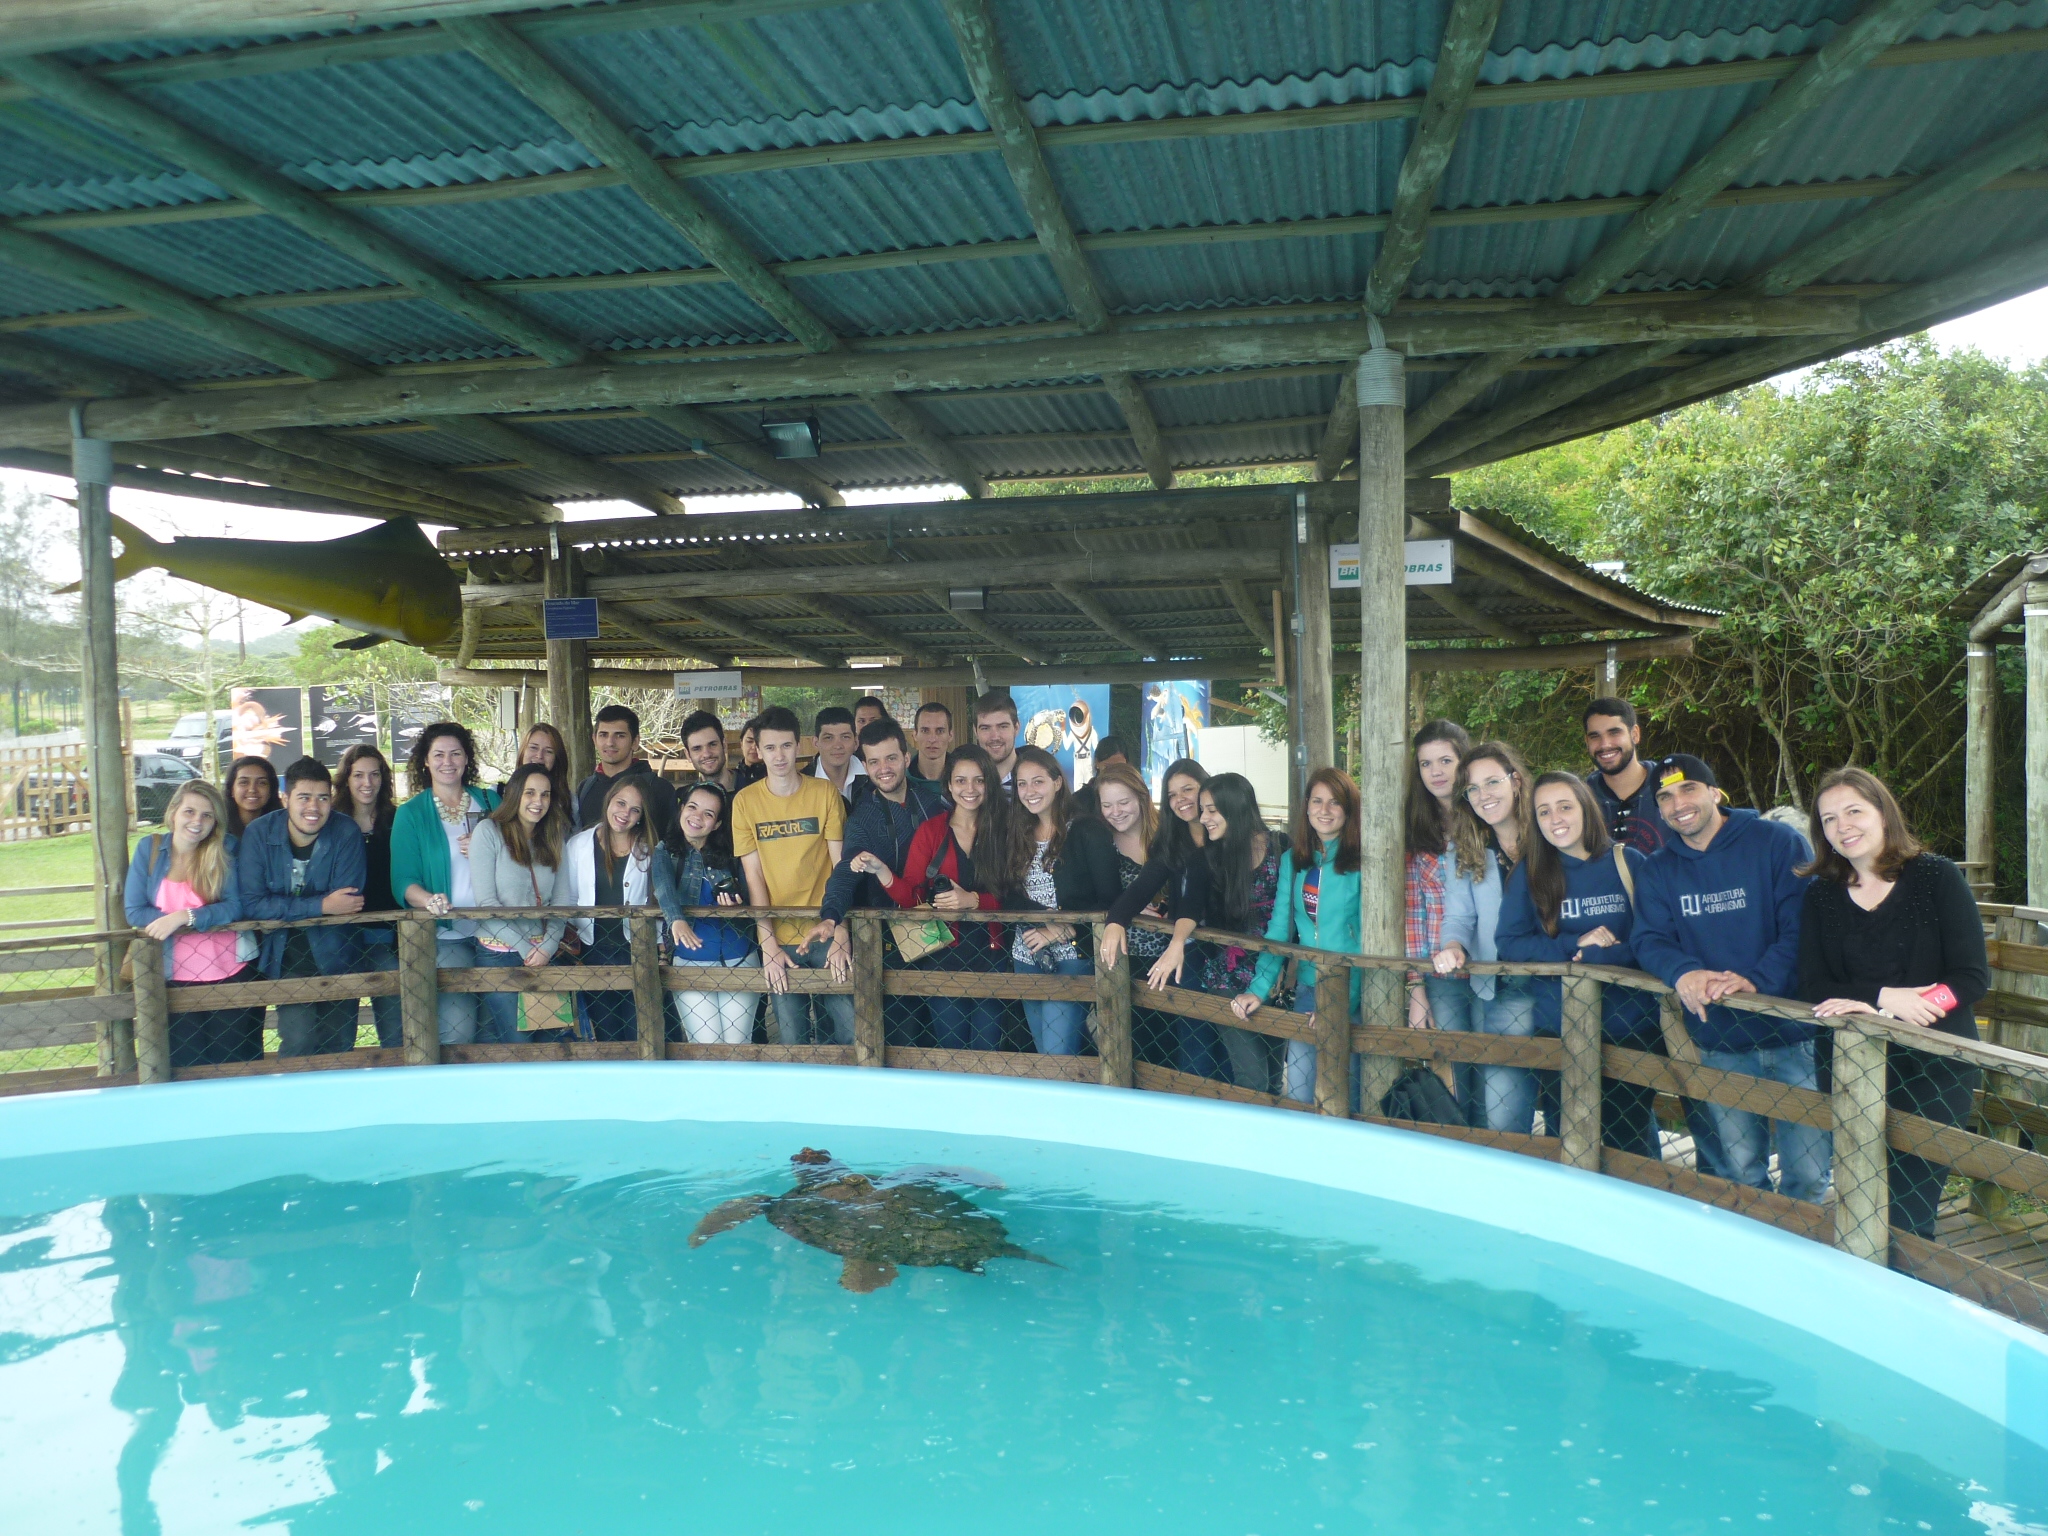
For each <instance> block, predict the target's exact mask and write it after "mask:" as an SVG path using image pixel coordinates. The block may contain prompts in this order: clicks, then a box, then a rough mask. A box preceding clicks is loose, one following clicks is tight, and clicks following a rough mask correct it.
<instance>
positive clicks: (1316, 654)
mask: <svg viewBox="0 0 2048 1536" xmlns="http://www.w3.org/2000/svg"><path fill="white" fill-rule="evenodd" d="M1288 536H1289V537H1290V538H1292V539H1293V540H1294V541H1295V544H1296V546H1297V549H1298V552H1299V555H1300V559H1301V578H1300V584H1299V585H1300V599H1299V600H1300V603H1301V612H1300V639H1299V643H1300V646H1301V651H1300V656H1299V659H1298V660H1297V661H1296V663H1295V671H1296V674H1297V675H1298V676H1299V677H1300V679H1301V744H1302V747H1303V748H1304V749H1305V752H1306V761H1305V762H1304V763H1303V765H1302V766H1303V769H1304V772H1303V773H1302V775H1301V777H1302V779H1303V781H1304V784H1305V783H1306V780H1307V775H1308V774H1309V773H1312V772H1314V771H1315V770H1316V769H1318V768H1327V767H1329V766H1330V765H1331V764H1332V763H1334V762H1336V760H1337V700H1336V674H1335V667H1334V657H1333V653H1332V646H1331V640H1330V527H1329V524H1328V523H1327V522H1325V521H1324V520H1323V519H1322V518H1321V517H1319V516H1317V515H1316V514H1315V513H1313V512H1311V511H1309V510H1308V505H1307V498H1306V497H1302V498H1300V500H1299V501H1297V503H1296V506H1295V514H1294V518H1293V521H1292V525H1291V526H1290V527H1289V529H1288Z"/></svg>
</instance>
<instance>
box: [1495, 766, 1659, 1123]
mask: <svg viewBox="0 0 2048 1536" xmlns="http://www.w3.org/2000/svg"><path fill="white" fill-rule="evenodd" d="M1530 801H1531V804H1532V805H1533V807H1534V811H1535V817H1536V833H1537V835H1536V837H1535V838H1533V839H1532V840H1531V841H1530V844H1529V856H1528V857H1527V858H1526V859H1524V860H1522V862H1521V863H1519V864H1517V865H1516V866H1515V872H1514V873H1513V874H1512V875H1510V876H1508V883H1507V887H1506V889H1505V890H1504V891H1503V892H1502V895H1501V903H1500V923H1499V926H1498V927H1497V928H1496V930H1495V932H1494V949H1495V950H1496V951H1497V952H1498V953H1499V955H1500V957H1501V959H1503V960H1525V961H1529V960H1535V961H1547V962H1552V963H1559V962H1564V961H1571V960H1580V961H1584V962H1585V963H1586V964H1588V965H1619V966H1633V965H1634V964H1635V963H1636V962H1635V950H1634V948H1633V947H1632V946H1631V945H1630V943H1629V935H1630V932H1631V931H1632V929H1633V928H1634V926H1635V888H1636V887H1635V882H1636V877H1637V876H1638V875H1639V874H1641V873H1642V868H1643V865H1644V864H1646V863H1647V862H1648V859H1647V858H1646V857H1645V856H1644V855H1643V854H1642V853H1640V852H1638V851H1637V850H1636V849H1634V848H1618V847H1616V846H1615V845H1614V844H1613V843H1612V842H1611V841H1609V839H1608V836H1607V822H1606V819H1605V818H1604V817H1603V816H1602V815H1601V814H1600V805H1599V802H1598V801H1596V800H1595V799H1594V798H1593V791H1592V790H1591V789H1589V788H1588V787H1587V785H1586V781H1585V780H1583V779H1581V778H1580V777H1579V776H1578V775H1577V774H1574V773H1546V774H1544V775H1543V776H1542V777H1541V778H1539V779H1538V780H1537V781H1536V785H1535V788H1534V790H1533V791H1532V792H1531V794H1530ZM1529 992H1530V997H1531V999H1532V1000H1533V1002H1534V1004H1535V1025H1536V1033H1537V1034H1539V1035H1548V1036H1551V1037H1553V1038H1555V1037H1556V1036H1557V1035H1558V1034H1559V1032H1560V1031H1561V1028H1562V1026H1563V1021H1564V987H1563V984H1562V983H1561V982H1560V980H1559V978H1557V977H1555V976H1534V977H1531V978H1530V979H1529ZM1600 1024H1601V1033H1602V1035H1603V1036H1604V1038H1606V1039H1607V1040H1609V1041H1611V1042H1612V1043H1614V1044H1615V1045H1625V1046H1628V1047H1630V1048H1631V1049H1634V1050H1639V1051H1640V1050H1649V1049H1651V1048H1652V1047H1653V1044H1654V1043H1655V1042H1656V1041H1657V1040H1658V1039H1659V1033H1658V1023H1657V1002H1656V999H1655V998H1653V997H1652V996H1651V995H1650V994H1649V993H1647V992H1638V991H1635V990H1634V989H1633V988H1629V987H1622V986H1604V987H1602V988H1601V989H1600ZM1656 1048H1658V1049H1661V1047H1656ZM1501 1070H1502V1071H1503V1073H1506V1072H1510V1071H1514V1070H1516V1069H1514V1068H1502V1069H1501ZM1525 1075H1527V1074H1525ZM1534 1076H1535V1078H1536V1079H1537V1082H1536V1084H1535V1088H1534V1089H1532V1090H1531V1091H1532V1092H1533V1091H1537V1090H1540V1091H1541V1097H1542V1099H1543V1109H1544V1113H1545V1115H1546V1117H1547V1118H1549V1119H1550V1120H1551V1128H1552V1130H1553V1132H1554V1133H1559V1134H1561V1127H1560V1125H1559V1124H1558V1117H1557V1108H1556V1093H1557V1088H1556V1080H1555V1079H1556V1074H1554V1073H1549V1072H1543V1073H1537V1074H1534ZM1543 1079H1550V1081H1549V1082H1548V1083H1545V1082H1544V1081H1542V1080H1543ZM1656 1101H1657V1091H1656V1090H1655V1089H1654V1088H1644V1087H1640V1086H1638V1085H1637V1084H1635V1083H1624V1082H1619V1081H1617V1080H1615V1079H1613V1078H1609V1079H1606V1080H1605V1083H1604V1085H1603V1087H1602V1089H1601V1094H1600V1104H1601V1108H1600V1139H1601V1140H1602V1141H1604V1142H1605V1143H1606V1144H1607V1145H1608V1146H1610V1147H1614V1148H1616V1149H1618V1150H1620V1151H1623V1152H1633V1153H1635V1154H1636V1155H1637V1156H1639V1157H1660V1156H1662V1155H1663V1153H1662V1147H1661V1143H1660V1142H1659V1141H1658V1139H1657V1121H1656V1115H1655V1108H1656ZM1503 1114H1504V1117H1505V1118H1506V1119H1508V1120H1510V1121H1513V1122H1515V1123H1517V1124H1520V1123H1523V1122H1528V1121H1529V1120H1530V1112H1529V1106H1528V1105H1527V1104H1526V1103H1511V1104H1510V1105H1509V1107H1508V1108H1507V1109H1505V1110H1504V1111H1503Z"/></svg>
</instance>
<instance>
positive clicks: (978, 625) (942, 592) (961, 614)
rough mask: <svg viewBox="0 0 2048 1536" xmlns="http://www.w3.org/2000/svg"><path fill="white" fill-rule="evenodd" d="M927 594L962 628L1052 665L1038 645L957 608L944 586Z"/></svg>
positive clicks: (1042, 664) (1035, 661)
mask: <svg viewBox="0 0 2048 1536" xmlns="http://www.w3.org/2000/svg"><path fill="white" fill-rule="evenodd" d="M910 569H915V567H910ZM925 595H926V596H927V597H929V598H930V599H931V600H932V602H933V603H934V604H936V605H937V606H938V607H939V608H941V609H943V610H944V611H945V614H946V617H947V618H949V619H951V620H952V621H953V622H954V623H955V624H958V625H959V626H960V627H961V628H962V629H965V630H969V631H971V632H972V633H974V634H977V635H979V636H981V638H982V639H984V640H986V641H988V642H989V643H990V644H991V645H993V646H995V647H996V648H997V649H999V650H1003V651H1007V652H1009V654H1010V655H1012V656H1018V657H1022V658H1023V659H1024V660H1025V661H1028V662H1029V663H1031V665H1032V666H1034V667H1049V666H1051V665H1052V657H1050V656H1048V655H1047V654H1046V653H1045V652H1044V651H1041V650H1039V649H1038V648H1037V647H1036V646H1034V645H1029V644H1027V643H1026V642H1024V641H1022V640H1019V639H1018V638H1017V637H1016V636H1015V635H1013V634H1011V633H1010V632H1009V631H1007V630H1004V629H999V628H998V627H997V626H995V625H994V624H991V623H989V621H988V620H987V619H985V618H983V617H982V616H981V615H980V614H978V613H974V612H972V611H970V610H966V609H960V608H955V607H954V606H953V602H952V596H951V594H950V593H949V592H948V591H947V590H946V589H945V588H944V587H937V588H932V589H928V590H927V591H926V593H925ZM968 675H969V677H970V678H971V677H972V676H973V674H972V673H969V674H968Z"/></svg>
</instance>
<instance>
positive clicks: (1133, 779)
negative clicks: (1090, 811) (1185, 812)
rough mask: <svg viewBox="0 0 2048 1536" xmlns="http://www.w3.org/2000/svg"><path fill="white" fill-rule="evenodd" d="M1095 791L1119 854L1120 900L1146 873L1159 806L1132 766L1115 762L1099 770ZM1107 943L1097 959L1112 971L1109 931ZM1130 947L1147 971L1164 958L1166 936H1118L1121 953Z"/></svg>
mask: <svg viewBox="0 0 2048 1536" xmlns="http://www.w3.org/2000/svg"><path fill="white" fill-rule="evenodd" d="M1094 788H1095V804H1096V806H1097V808H1098V809H1099V810H1100V812H1101V814H1102V824H1103V825H1104V826H1106V827H1108V828H1109V842H1110V847H1111V849H1112V850H1113V851H1114V852H1115V855H1116V880H1117V888H1118V894H1119V895H1121V894H1122V893H1123V892H1125V891H1128V890H1129V889H1130V888H1131V887H1132V886H1133V885H1135V884H1136V883H1137V882H1138V878H1139V876H1141V875H1143V874H1144V872H1145V856H1146V854H1147V852H1148V851H1149V850H1150V849H1151V847H1152V843H1153V840H1154V839H1155V838H1156V837H1158V835H1159V807H1158V806H1156V805H1154V804H1153V803H1152V796H1151V793H1150V792H1149V791H1148V790H1147V789H1146V788H1145V781H1144V780H1143V779H1142V778H1140V777H1139V776H1138V770H1137V769H1135V768H1133V767H1132V766H1131V765H1130V764H1129V763H1111V764H1110V765H1109V766H1108V767H1107V768H1098V769H1096V770H1095V781H1094ZM1103 939H1104V943H1103V947H1102V950H1101V953H1100V954H1098V955H1097V957H1096V958H1097V960H1098V962H1099V963H1100V964H1102V965H1104V966H1114V965H1115V964H1116V957H1115V955H1113V954H1111V953H1110V948H1111V946H1110V944H1109V942H1108V940H1109V934H1108V931H1107V927H1106V926H1105V930H1104V934H1103ZM1126 945H1127V946H1128V948H1129V951H1130V955H1131V958H1132V959H1133V960H1134V961H1136V960H1142V961H1144V962H1145V963H1146V965H1147V966H1149V965H1150V964H1151V963H1152V962H1153V961H1154V960H1157V959H1158V958H1159V957H1160V956H1161V955H1163V954H1165V953H1166V935H1165V934H1163V933H1159V932H1157V931H1156V930H1154V929H1151V928H1132V929H1128V930H1124V931H1119V933H1118V935H1117V939H1116V946H1117V949H1118V952H1119V953H1120V952H1121V951H1122V949H1123V948H1124V947H1125V946H1126Z"/></svg>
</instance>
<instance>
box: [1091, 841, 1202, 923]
mask: <svg viewBox="0 0 2048 1536" xmlns="http://www.w3.org/2000/svg"><path fill="white" fill-rule="evenodd" d="M1162 891H1164V892H1165V893H1166V915H1167V916H1168V917H1169V918H1171V919H1172V920H1173V921H1174V922H1179V921H1180V920H1181V919H1182V918H1184V917H1191V918H1193V919H1194V920H1195V926H1196V927H1200V926H1201V924H1202V919H1203V917H1204V915H1205V914H1206V913H1207V911H1208V907H1209V861H1208V860H1207V859H1205V858H1203V857H1202V856H1201V855H1200V854H1199V853H1197V854H1196V855H1195V857H1193V858H1192V859H1190V860H1188V862H1187V863H1186V864H1184V865H1182V866H1180V867H1179V868H1176V867H1175V866H1173V865H1171V864H1167V863H1163V862H1161V861H1160V860H1158V859H1149V860H1147V861H1146V864H1145V867H1144V868H1143V869H1141V870H1139V871H1138V878H1137V879H1135V880H1133V881H1132V882H1131V883H1130V884H1129V885H1127V886H1125V887H1124V892H1123V894H1122V895H1121V896H1119V897H1117V899H1116V900H1115V901H1114V902H1112V903H1111V904H1110V908H1109V920H1110V921H1111V922H1112V923H1120V924H1122V925H1123V926H1124V927H1125V928H1129V927H1130V926H1131V919H1132V918H1134V917H1136V916H1137V915H1138V914H1139V913H1140V912H1142V911H1144V910H1145V908H1146V907H1147V906H1149V905H1150V904H1151V902H1152V900H1153V898H1154V897H1156V896H1158V895H1159V893H1160V892H1162Z"/></svg>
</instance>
